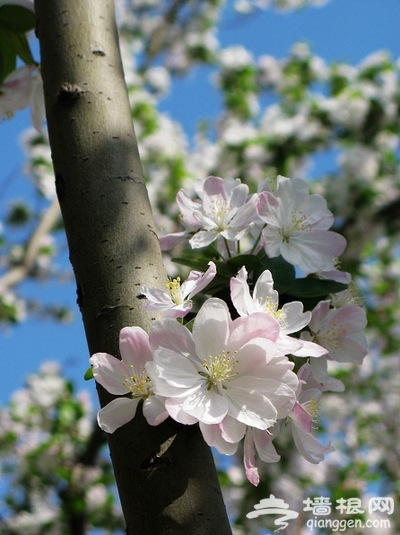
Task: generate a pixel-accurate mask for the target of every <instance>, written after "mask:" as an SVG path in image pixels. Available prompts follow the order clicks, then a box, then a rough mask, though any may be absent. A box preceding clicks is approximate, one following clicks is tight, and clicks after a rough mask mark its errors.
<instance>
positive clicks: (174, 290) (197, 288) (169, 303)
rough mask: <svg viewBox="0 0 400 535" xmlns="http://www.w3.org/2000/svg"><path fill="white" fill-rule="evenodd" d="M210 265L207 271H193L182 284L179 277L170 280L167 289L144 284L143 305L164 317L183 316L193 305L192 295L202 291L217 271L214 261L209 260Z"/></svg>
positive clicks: (142, 288)
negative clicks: (144, 299)
mask: <svg viewBox="0 0 400 535" xmlns="http://www.w3.org/2000/svg"><path fill="white" fill-rule="evenodd" d="M208 265H209V266H210V267H209V268H208V270H207V271H206V272H205V273H201V272H200V271H191V272H190V273H189V276H188V278H187V279H186V281H185V282H183V283H182V284H180V278H179V277H178V278H177V279H174V280H172V281H169V282H168V283H167V289H166V290H163V289H161V288H157V287H155V286H152V287H148V286H142V287H141V289H140V292H141V294H143V295H144V296H145V297H146V301H144V302H143V307H144V308H145V309H146V310H152V311H154V312H161V313H162V314H163V316H164V318H183V317H184V316H186V314H187V313H188V312H189V311H190V310H191V308H192V306H193V302H192V300H191V299H192V297H193V296H195V295H196V294H198V293H199V292H201V290H203V289H204V288H205V287H206V286H207V285H208V284H209V283H210V282H211V281H212V280H213V278H214V277H215V275H216V273H217V269H216V267H215V264H214V262H209V263H208Z"/></svg>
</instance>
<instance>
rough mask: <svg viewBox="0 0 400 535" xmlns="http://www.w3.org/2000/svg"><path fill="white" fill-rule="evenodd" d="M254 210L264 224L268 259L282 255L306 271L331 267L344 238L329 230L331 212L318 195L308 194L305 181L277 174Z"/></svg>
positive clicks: (341, 248) (264, 239)
mask: <svg viewBox="0 0 400 535" xmlns="http://www.w3.org/2000/svg"><path fill="white" fill-rule="evenodd" d="M257 213H258V215H259V216H260V218H261V219H262V220H263V221H264V222H265V223H267V227H266V228H265V229H264V230H263V241H264V247H265V250H266V252H267V255H268V256H269V257H271V258H274V257H276V256H279V255H282V256H283V258H284V259H285V260H287V262H290V263H291V264H293V265H294V266H297V267H299V268H300V269H301V270H302V271H303V272H304V273H305V274H309V273H315V272H317V271H323V270H328V269H331V268H333V267H334V262H333V260H334V258H336V257H338V256H339V255H341V254H342V252H343V251H344V248H345V246H346V240H345V239H344V238H343V236H341V235H340V234H337V233H336V232H332V231H329V230H328V229H329V228H330V227H331V225H332V223H333V215H332V213H331V212H330V211H329V210H328V209H327V207H326V201H325V199H324V198H323V197H321V195H310V194H309V192H308V185H307V183H306V182H305V181H304V180H301V179H296V178H295V179H293V180H291V179H290V178H286V177H282V176H278V186H277V189H276V191H274V193H271V192H268V191H265V192H261V193H260V194H259V196H258V202H257Z"/></svg>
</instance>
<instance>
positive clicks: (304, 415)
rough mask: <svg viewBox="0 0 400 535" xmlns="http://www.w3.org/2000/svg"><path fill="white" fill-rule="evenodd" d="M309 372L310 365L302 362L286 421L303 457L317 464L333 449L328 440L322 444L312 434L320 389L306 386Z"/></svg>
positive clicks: (316, 421) (316, 420)
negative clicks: (293, 399) (295, 396)
mask: <svg viewBox="0 0 400 535" xmlns="http://www.w3.org/2000/svg"><path fill="white" fill-rule="evenodd" d="M310 374H311V366H310V365H309V364H304V365H303V366H302V367H301V368H300V369H299V371H298V373H297V375H298V378H299V388H298V391H297V398H298V399H297V401H296V403H295V404H294V407H293V409H292V412H291V413H290V414H289V417H288V421H289V422H290V427H291V430H292V434H293V439H294V442H295V444H296V447H297V449H298V450H299V452H300V453H301V454H302V455H303V457H304V458H305V459H306V460H307V461H309V462H310V463H313V464H318V463H320V462H321V461H323V460H324V459H325V454H326V453H330V452H332V451H334V448H333V447H332V446H331V443H330V441H329V442H328V443H327V445H326V446H323V445H322V444H321V443H320V442H319V441H318V440H317V439H316V438H315V437H314V436H313V435H312V434H311V431H312V429H313V424H318V423H319V421H318V415H319V399H320V397H321V390H320V389H318V388H306V389H304V385H305V384H306V381H307V379H308V378H309V376H310Z"/></svg>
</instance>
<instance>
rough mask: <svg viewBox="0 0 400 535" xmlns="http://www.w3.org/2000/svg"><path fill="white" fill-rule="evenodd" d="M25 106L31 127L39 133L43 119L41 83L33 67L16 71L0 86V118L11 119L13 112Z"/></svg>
mask: <svg viewBox="0 0 400 535" xmlns="http://www.w3.org/2000/svg"><path fill="white" fill-rule="evenodd" d="M27 106H30V109H31V119H32V124H33V126H34V127H35V128H36V130H38V131H39V132H41V130H42V121H43V119H44V117H45V110H44V95H43V83H42V79H41V76H40V73H39V71H38V70H37V67H36V66H35V65H24V66H23V67H20V68H19V69H16V70H15V71H13V72H12V73H11V74H9V75H8V76H7V78H6V79H5V80H4V82H3V83H2V84H1V85H0V118H10V117H13V115H14V112H15V111H17V110H23V109H24V108H26V107H27Z"/></svg>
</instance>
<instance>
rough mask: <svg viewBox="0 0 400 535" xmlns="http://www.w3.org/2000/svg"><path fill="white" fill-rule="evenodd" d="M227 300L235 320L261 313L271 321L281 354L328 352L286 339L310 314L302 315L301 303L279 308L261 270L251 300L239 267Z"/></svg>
mask: <svg viewBox="0 0 400 535" xmlns="http://www.w3.org/2000/svg"><path fill="white" fill-rule="evenodd" d="M230 287H231V300H232V303H233V305H234V307H235V308H236V310H237V312H238V314H239V316H246V315H248V314H253V313H254V312H262V313H264V314H269V315H270V316H272V317H274V318H275V319H276V320H277V321H278V323H279V325H280V327H281V330H280V334H279V338H278V342H277V343H278V346H279V349H280V352H282V353H283V354H285V355H287V354H292V355H296V356H299V357H320V356H321V355H324V354H326V353H327V352H328V351H327V349H325V348H324V347H321V346H320V345H318V344H315V343H313V342H309V341H306V340H300V339H298V338H293V337H291V336H289V335H290V334H293V333H296V332H299V331H301V330H302V329H303V328H304V327H305V326H306V325H308V323H309V322H310V320H311V312H304V311H303V303H301V302H300V301H292V302H291V303H286V304H284V305H283V307H282V308H279V295H278V292H277V291H276V290H274V281H273V278H272V274H271V272H270V271H269V270H268V269H267V270H265V271H264V272H263V273H262V274H261V275H260V276H259V278H258V279H257V281H256V284H255V286H254V292H253V296H251V294H250V289H249V285H248V283H247V270H246V268H245V267H244V266H243V267H242V268H241V269H240V271H239V272H238V274H237V276H236V277H232V278H231V282H230Z"/></svg>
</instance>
